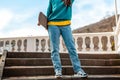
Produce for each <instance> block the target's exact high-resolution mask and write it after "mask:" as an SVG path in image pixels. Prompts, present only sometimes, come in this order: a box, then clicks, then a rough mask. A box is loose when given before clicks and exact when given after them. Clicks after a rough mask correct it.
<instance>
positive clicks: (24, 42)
mask: <svg viewBox="0 0 120 80" xmlns="http://www.w3.org/2000/svg"><path fill="white" fill-rule="evenodd" d="M73 37H74V41H75V46H76V49H77V52H78V53H91V52H92V53H94V52H95V53H97V52H98V53H99V52H101V53H102V52H103V53H105V52H106V53H112V52H116V48H115V40H114V37H115V34H114V32H104V33H79V34H73ZM59 46H60V52H62V53H66V52H67V49H66V47H65V44H64V41H63V40H62V38H60V45H59ZM0 49H1V51H2V50H3V49H7V50H8V51H11V52H50V41H49V37H48V36H34V37H16V38H0Z"/></svg>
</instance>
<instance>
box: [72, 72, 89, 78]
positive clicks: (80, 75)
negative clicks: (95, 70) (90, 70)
mask: <svg viewBox="0 0 120 80" xmlns="http://www.w3.org/2000/svg"><path fill="white" fill-rule="evenodd" d="M74 76H75V77H81V78H87V77H88V75H87V74H86V73H85V72H82V71H78V72H77V74H75V75H74Z"/></svg>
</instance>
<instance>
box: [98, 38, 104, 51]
mask: <svg viewBox="0 0 120 80" xmlns="http://www.w3.org/2000/svg"><path fill="white" fill-rule="evenodd" d="M98 38H99V51H103V49H102V40H101V38H102V36H98Z"/></svg>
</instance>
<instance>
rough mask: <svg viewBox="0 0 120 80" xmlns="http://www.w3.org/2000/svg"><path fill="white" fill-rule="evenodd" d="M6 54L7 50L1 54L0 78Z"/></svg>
mask: <svg viewBox="0 0 120 80" xmlns="http://www.w3.org/2000/svg"><path fill="white" fill-rule="evenodd" d="M6 55H7V50H5V51H4V52H3V55H2V57H1V59H0V80H2V75H3V69H4V65H5V59H6Z"/></svg>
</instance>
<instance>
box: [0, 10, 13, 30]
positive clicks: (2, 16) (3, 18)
mask: <svg viewBox="0 0 120 80" xmlns="http://www.w3.org/2000/svg"><path fill="white" fill-rule="evenodd" d="M12 18H13V13H12V12H11V11H10V10H8V9H1V10H0V30H1V29H3V28H4V27H5V26H7V25H8V24H9V22H10V21H11V19H12Z"/></svg>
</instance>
